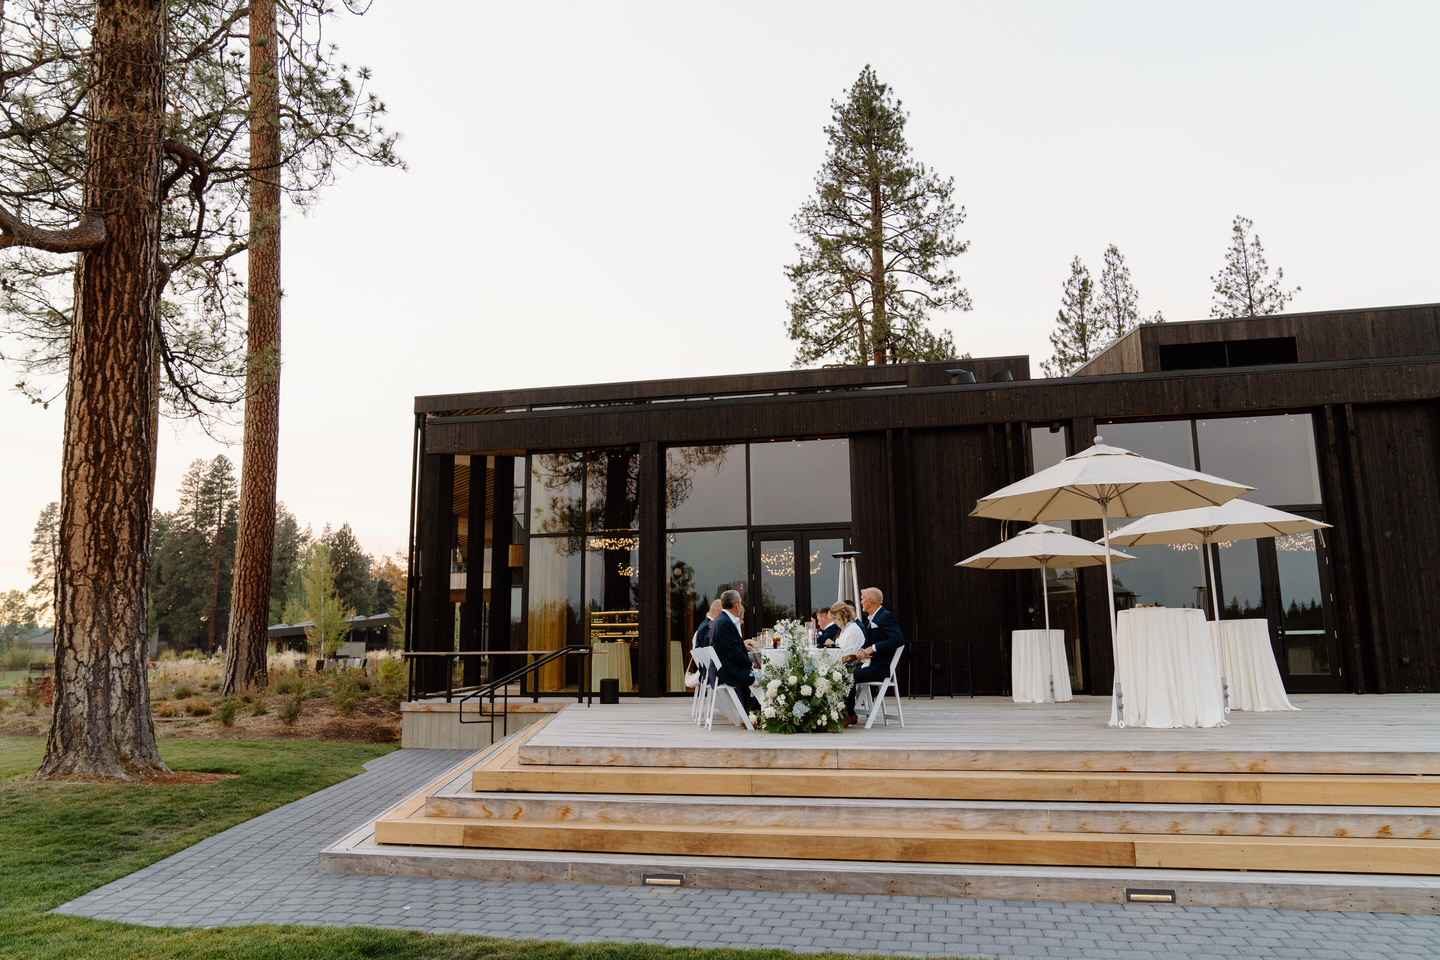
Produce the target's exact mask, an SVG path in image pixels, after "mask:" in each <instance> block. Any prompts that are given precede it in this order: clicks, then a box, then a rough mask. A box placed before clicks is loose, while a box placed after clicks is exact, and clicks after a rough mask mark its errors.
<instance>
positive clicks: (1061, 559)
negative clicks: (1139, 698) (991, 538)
mask: <svg viewBox="0 0 1440 960" xmlns="http://www.w3.org/2000/svg"><path fill="white" fill-rule="evenodd" d="M1110 556H1111V558H1112V559H1113V560H1114V561H1115V562H1116V563H1122V562H1124V561H1126V560H1134V559H1135V558H1134V557H1132V556H1130V554H1128V553H1121V552H1120V551H1119V550H1111V551H1110ZM1104 562H1105V549H1104V548H1103V547H1100V546H1098V545H1096V544H1093V543H1091V542H1090V541H1089V540H1085V539H1082V538H1080V537H1072V536H1071V535H1070V534H1068V533H1066V532H1065V531H1064V530H1061V529H1060V528H1059V527H1048V526H1046V525H1045V524H1043V523H1037V524H1035V526H1033V527H1026V528H1025V529H1024V530H1021V531H1020V532H1019V533H1017V534H1016V535H1015V536H1013V537H1011V538H1010V539H1009V540H1006V541H1004V542H1002V543H997V544H995V546H993V547H991V548H990V549H989V550H981V551H980V552H979V553H977V554H975V556H973V557H970V558H968V559H966V560H961V561H960V562H959V563H957V564H955V566H957V567H974V568H975V569H977V570H1034V569H1036V568H1037V567H1038V568H1039V569H1040V570H1041V571H1042V574H1041V577H1040V583H1041V585H1042V588H1043V590H1044V594H1045V629H1046V630H1049V629H1050V584H1049V583H1048V582H1047V581H1046V579H1045V576H1044V574H1043V571H1045V570H1049V569H1050V568H1051V567H1061V568H1066V569H1068V568H1070V567H1096V566H1099V565H1100V564H1102V563H1104Z"/></svg>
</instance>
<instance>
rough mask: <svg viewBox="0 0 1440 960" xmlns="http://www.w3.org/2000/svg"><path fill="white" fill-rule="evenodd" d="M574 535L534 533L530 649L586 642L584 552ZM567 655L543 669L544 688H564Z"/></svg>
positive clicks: (531, 570) (531, 568) (540, 681)
mask: <svg viewBox="0 0 1440 960" xmlns="http://www.w3.org/2000/svg"><path fill="white" fill-rule="evenodd" d="M574 543H575V541H574V540H572V539H571V538H570V537H533V538H531V540H530V564H529V567H530V570H529V576H530V607H529V612H530V617H529V620H530V622H529V631H528V635H529V649H531V650H559V649H560V648H561V647H564V646H568V645H570V644H578V643H584V642H585V631H584V623H583V621H582V620H581V610H582V608H581V590H580V583H581V580H580V577H581V556H580V551H579V550H578V549H572V545H573V544H574ZM570 659H571V658H568V657H565V658H561V659H558V660H555V661H553V662H551V663H548V664H546V665H545V666H543V667H541V668H540V670H539V685H540V689H541V690H546V691H555V690H564V689H565V688H566V686H567V683H566V675H565V674H566V664H567V662H568V661H569V660H570Z"/></svg>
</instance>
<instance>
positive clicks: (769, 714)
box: [765, 707, 775, 717]
mask: <svg viewBox="0 0 1440 960" xmlns="http://www.w3.org/2000/svg"><path fill="white" fill-rule="evenodd" d="M765 716H767V717H773V716H775V708H774V707H766V708H765Z"/></svg>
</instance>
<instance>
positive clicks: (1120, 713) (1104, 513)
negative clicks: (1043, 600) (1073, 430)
mask: <svg viewBox="0 0 1440 960" xmlns="http://www.w3.org/2000/svg"><path fill="white" fill-rule="evenodd" d="M1100 529H1101V530H1102V531H1104V533H1105V593H1106V595H1107V596H1108V597H1109V599H1110V662H1111V663H1112V664H1113V666H1114V668H1115V678H1114V681H1113V686H1112V687H1111V691H1110V699H1111V700H1112V701H1113V702H1114V704H1115V716H1116V717H1117V718H1118V720H1119V723H1120V726H1122V727H1123V726H1125V702H1124V699H1123V697H1124V693H1123V692H1122V691H1121V689H1120V645H1119V643H1118V642H1117V641H1116V639H1115V634H1116V632H1117V631H1116V628H1115V576H1114V574H1113V573H1112V572H1111V567H1110V501H1109V500H1101V501H1100Z"/></svg>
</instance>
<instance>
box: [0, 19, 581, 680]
mask: <svg viewBox="0 0 1440 960" xmlns="http://www.w3.org/2000/svg"><path fill="white" fill-rule="evenodd" d="M3 2H4V0H0V3H3ZM561 649H568V648H565V647H562V648H561ZM541 652H544V651H538V650H406V651H405V652H404V653H402V654H400V656H401V657H402V658H403V659H405V660H408V661H410V662H411V663H412V667H411V670H410V674H409V680H408V686H407V688H406V693H405V698H406V699H407V700H420V699H423V698H424V697H427V696H433V695H435V694H437V693H439V692H440V691H438V690H433V691H427V692H424V693H421V692H420V691H417V690H416V689H415V670H414V667H413V663H414V661H416V660H422V659H424V658H426V657H444V658H446V659H447V660H450V661H452V663H451V670H450V671H449V672H448V673H447V674H446V675H445V702H446V703H450V702H451V701H452V700H454V699H455V694H456V693H460V692H463V691H466V690H469V689H470V687H461V688H460V690H456V689H455V671H454V669H453V668H454V663H455V662H461V663H463V662H464V661H465V660H466V659H467V658H472V657H480V658H482V659H483V658H486V657H533V656H535V654H537V653H541ZM586 662H587V663H588V662H589V661H586ZM533 699H534V700H535V702H536V703H539V702H540V693H539V691H538V690H537V691H536V692H535V694H534V698H533Z"/></svg>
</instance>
